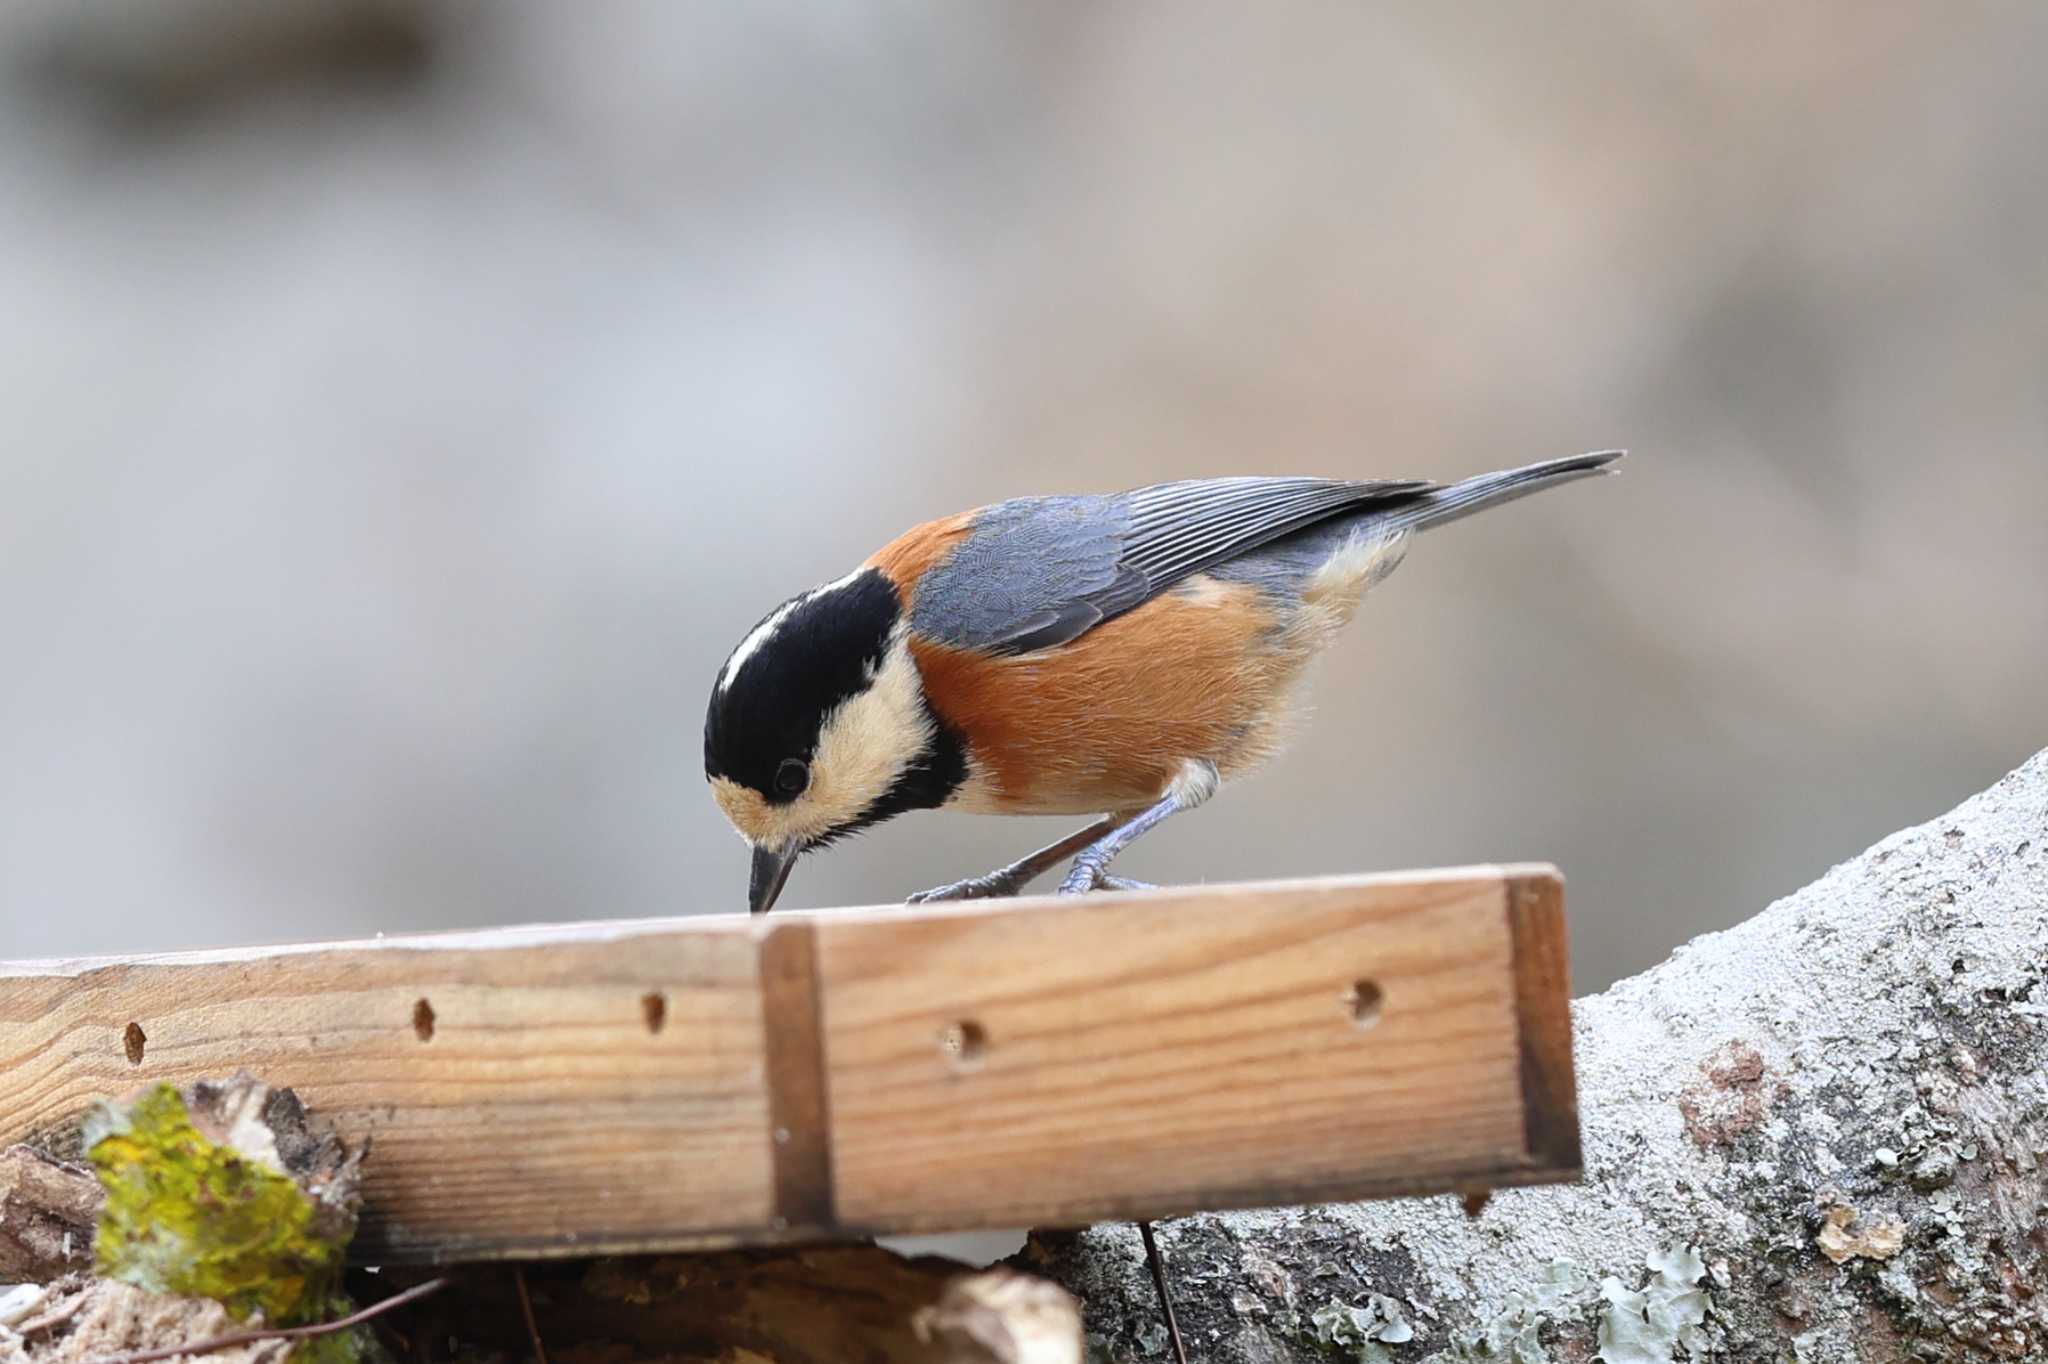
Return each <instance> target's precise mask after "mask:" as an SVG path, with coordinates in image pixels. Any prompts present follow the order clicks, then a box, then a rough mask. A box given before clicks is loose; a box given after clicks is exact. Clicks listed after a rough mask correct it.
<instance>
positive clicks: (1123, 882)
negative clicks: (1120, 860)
mask: <svg viewBox="0 0 2048 1364" xmlns="http://www.w3.org/2000/svg"><path fill="white" fill-rule="evenodd" d="M1157 889H1159V887H1157V886H1155V885H1153V884H1152V883H1151V882H1149V881H1133V880H1131V879H1130V878H1129V877H1124V876H1111V875H1110V874H1109V873H1108V872H1107V871H1105V870H1103V869H1102V868H1101V867H1099V866H1097V865H1096V864H1095V863H1093V862H1088V861H1083V860H1080V859H1076V860H1075V862H1074V868H1073V870H1072V871H1070V872H1068V873H1067V879H1066V880H1064V881H1062V882H1060V894H1062V895H1086V894H1087V893H1088V892H1089V891H1092V890H1157Z"/></svg>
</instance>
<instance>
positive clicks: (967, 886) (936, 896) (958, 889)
mask: <svg viewBox="0 0 2048 1364" xmlns="http://www.w3.org/2000/svg"><path fill="white" fill-rule="evenodd" d="M1119 823H1121V820H1119V819H1118V817H1117V816H1115V815H1109V816H1105V817H1104V818H1102V819H1098V820H1096V821H1095V822H1094V823H1093V824H1090V825H1089V826H1088V827H1087V828H1085V829H1076V830H1075V831H1074V832H1073V833H1070V834H1068V835H1067V836H1066V837H1065V838H1063V839H1061V840H1060V841H1059V842H1057V843H1049V844H1047V845H1046V846H1045V847H1043V848H1040V849H1039V850H1038V851H1037V852H1035V853H1031V854H1029V855H1028V856H1025V857H1020V858H1018V859H1017V860H1016V861H1015V862H1012V863H1011V864H1010V865H1009V866H1007V867H1003V868H1000V869H999V870H996V871H992V872H990V873H988V874H987V875H986V876H970V877H968V878H967V879H966V880H964V881H955V882H953V883H952V884H951V885H945V886H937V887H934V888H933V889H931V890H922V891H919V892H918V893H917V894H915V895H913V896H911V897H910V903H911V904H914V905H922V904H929V903H930V902H932V901H934V900H989V899H994V898H997V897H1000V896H1005V895H1015V894H1017V893H1018V892H1019V891H1021V890H1023V889H1024V887H1025V886H1026V885H1028V884H1029V883H1030V882H1031V881H1032V880H1034V879H1035V878H1037V877H1038V876H1040V875H1042V874H1044V873H1045V872H1048V871H1051V870H1052V869H1053V868H1054V867H1055V866H1057V865H1059V864H1060V863H1061V862H1064V861H1066V860H1067V859H1068V858H1069V857H1072V856H1073V855H1074V854H1075V853H1077V852H1079V851H1080V850H1081V849H1083V848H1085V847H1087V846H1088V845H1090V844H1091V843H1098V842H1100V841H1101V840H1102V839H1103V838H1105V837H1107V836H1108V835H1110V834H1112V833H1114V832H1116V827H1117V825H1118V824H1119Z"/></svg>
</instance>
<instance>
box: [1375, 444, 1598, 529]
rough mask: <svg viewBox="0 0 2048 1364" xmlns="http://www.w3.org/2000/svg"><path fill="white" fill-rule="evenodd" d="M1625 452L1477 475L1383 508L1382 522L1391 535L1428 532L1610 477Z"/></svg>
mask: <svg viewBox="0 0 2048 1364" xmlns="http://www.w3.org/2000/svg"><path fill="white" fill-rule="evenodd" d="M1627 453H1628V452H1627V451H1626V450H1602V451H1600V452H1599V453H1597V454H1591V455H1572V456H1570V457H1568V458H1565V459H1550V460H1545V461H1544V462H1543V463H1541V464H1527V465H1524V466H1523V467H1521V468H1519V469H1503V470H1502V471H1501V472H1499V473H1497V474H1481V475H1480V476H1479V477H1477V478H1468V479H1466V480H1465V481H1464V482H1462V483H1453V484H1451V485H1450V486H1449V487H1448V488H1435V489H1432V490H1430V491H1429V492H1426V493H1418V494H1417V495H1416V496H1415V499H1414V500H1413V501H1411V502H1402V503H1396V504H1395V505H1394V506H1392V507H1389V508H1388V509H1387V511H1386V512H1385V516H1386V520H1385V521H1384V522H1382V524H1383V525H1385V526H1386V528H1387V529H1388V530H1389V531H1390V532H1395V533H1399V532H1403V531H1412V530H1428V529H1431V528H1433V527H1436V526H1441V525H1445V524H1447V523H1449V522H1452V521H1455V520H1457V519H1458V518H1459V517H1461V516H1470V515H1471V514H1472V513H1473V512H1477V511H1485V510H1486V509H1487V508H1488V507H1497V506H1499V505H1500V504H1501V503H1503V502H1512V501H1514V500H1515V499H1516V498H1518V497H1527V496H1528V495H1529V494H1530V493H1533V492H1540V491H1542V490H1543V489H1545V488H1551V487H1555V486H1557V485H1558V484H1560V483H1570V482H1573V481H1574V480H1577V479H1581V478H1591V477H1593V476H1594V475H1595V474H1604V473H1610V472H1612V470H1610V469H1609V467H1608V466H1609V465H1611V464H1613V463H1614V461H1616V460H1618V459H1620V458H1621V457H1622V456H1623V455H1625V454H1627Z"/></svg>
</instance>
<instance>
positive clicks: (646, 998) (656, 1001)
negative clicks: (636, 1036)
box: [640, 990, 668, 1032]
mask: <svg viewBox="0 0 2048 1364" xmlns="http://www.w3.org/2000/svg"><path fill="white" fill-rule="evenodd" d="M640 1017H641V1019H642V1020H644V1021H645V1022H646V1024H647V1031H649V1032H660V1031H661V1025H662V1024H664V1023H666V1022H668V996H666V995H664V994H662V992H661V991H659V990H649V991H648V992H647V993H646V994H644V995H642V996H640Z"/></svg>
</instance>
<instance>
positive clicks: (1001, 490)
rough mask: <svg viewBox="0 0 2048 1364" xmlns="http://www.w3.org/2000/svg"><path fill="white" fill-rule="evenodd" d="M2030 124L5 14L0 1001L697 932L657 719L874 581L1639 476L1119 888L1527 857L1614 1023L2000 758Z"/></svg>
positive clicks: (1721, 97)
mask: <svg viewBox="0 0 2048 1364" xmlns="http://www.w3.org/2000/svg"><path fill="white" fill-rule="evenodd" d="M2044 61H2048V6H2041V5H2034V4H2024V3H2012V4H2003V5H2000V4H1987V5H1976V6H1946V5H1934V4H1929V5H1924V6H1917V7H1916V6H1880V7H1871V6H1864V5H1857V4H1850V3H1812V4H1806V5H1800V6H1790V7H1788V6H1781V5H1776V4H1763V3H1735V4H1725V5H1711V6H1707V5H1692V4H1675V3H1648V4H1643V3H1630V4H1622V3H1618V2H1616V3H1587V4H1578V5H1568V6H1551V5H1541V4H1536V3H1527V4H1517V5H1502V6H1484V7H1466V6H1408V7H1367V6H1357V5H1348V4H1347V5H1334V4H1333V5H1329V6H1303V7H1295V6H1258V7H1252V6H1234V5H1217V6H1213V7H1201V6H1192V5H1150V6H1124V5H1120V6H1067V5H1011V6H1007V7H995V6H964V5H953V4H943V3H936V2H935V3H930V4H924V5H912V4H889V3H884V4H873V5H835V4H819V3H802V4H797V3H785V4H760V5H750V6H745V7H713V6H692V5H675V4H669V3H661V2H659V0H647V2H646V3H640V4H618V5H607V6H604V7H601V8H593V7H586V6H580V5H559V4H558V5H552V6H550V5H539V4H533V5H520V4H490V5H486V4H481V3H475V4H452V5H424V4H423V5H412V4H400V3H395V2H394V3H359V2H356V0H331V2H326V3H323V2H319V0H272V3H268V4H256V3H227V0H217V2H210V3H194V2H192V0H158V3H154V4H150V5H139V4H131V3H112V2H110V0H36V2H35V3H19V4H14V5H10V6H8V7H7V9H6V10H5V12H4V18H0V397H4V401H5V407H6V417H5V421H4V426H0V429H4V432H5V435H4V448H0V649H4V658H0V935H4V936H0V950H4V952H5V953H6V954H8V955H15V956H21V955H44V954H65V953H78V952H104V951H115V950H131V949H154V948H170V947H178V946H188V945H200V944H222V943H247V942H258V941H263V940H270V939H281V938H301V937H307V936H331V935H342V934H366V933H371V932H375V931H380V930H381V931H400V930H410V929H421V928H429V927H436V926H457V925H482V924H489V923H506V922H515V921H524V920H538V919H564V918H578V917H598V916H622V915H650V914H666V913H695V912H708V911H715V910H716V911H732V910H735V909H737V908H739V906H740V904H741V898H742V893H743V886H744V882H745V868H744V865H743V864H744V858H743V850H742V848H741V845H740V844H739V843H738V842H737V841H736V839H735V838H734V837H733V835H732V834H731V833H730V832H729V831H728V830H727V829H726V827H725V826H724V824H723V822H722V821H721V819H720V818H719V816H718V814H717V813H716V811H715V809H714V808H713V806H712V804H711V802H710V801H709V800H708V799H707V798H706V795H705V791H704V787H703V780H702V772H701V747H700V726H701V722H702V715H703V704H704V699H705V694H706V691H707V688H708V685H709V682H710V680H711V677H712V674H713V672H714V671H715V669H716V667H717V665H718V663H719V661H720V660H721V659H722V657H723V656H724V654H725V652H726V651H727V650H728V649H729V648H730V646H731V645H732V644H733V643H734V642H735V641H736V640H737V639H738V637H739V636H740V635H741V634H742V633H743V632H744V631H745V630H746V629H747V628H748V627H749V626H750V625H751V624H752V623H753V622H754V621H755V620H756V619H757V618H758V617H759V616H760V615H761V614H762V613H763V612H765V611H766V610H767V609H768V608H770V607H771V606H773V605H774V604H775V603H777V602H779V601H780V600H781V599H782V598H783V597H785V596H787V595H788V594H789V593H791V592H793V591H795V590H797V589H799V588H801V587H803V586H805V585H808V584H810V583H812V582H814V581H817V580H820V579H824V578H828V577H833V576H836V575H838V574H839V573H840V572H842V571H844V570H845V569H846V568H847V567H849V566H850V565H851V564H852V563H854V562H856V561H857V560H858V559H860V558H861V557H862V556H864V555H865V554H866V553H867V552H868V551H869V550H871V549H872V548H874V547H875V546H876V545H878V544H879V543H881V542H882V541H884V540H886V539H888V538H889V537H891V536H892V535H894V534H895V533H896V532H897V531H898V530H900V529H902V528H903V527H905V526H907V525H909V524H910V523H912V522H914V521H917V520H921V519H924V518H927V517H930V516H935V515H939V514H943V513H947V512H951V511H953V510H956V509H958V508H961V507H965V506H970V505H974V504H976V503H980V502H985V501H991V500H995V499H998V498H1001V497H1005V496H1010V495H1014V494H1019V493H1025V492H1046V491H1060V490H1088V489H1107V488H1114V487H1121V486H1127V485H1130V484H1134V483H1140V482H1146V481H1151V480H1156V479H1163V478H1171V477H1185V476H1192V475H1205V474H1229V473H1254V472H1258V473H1263V472H1275V473H1278V472H1286V473H1316V474H1328V475H1350V476H1411V475H1416V476H1428V477H1434V478H1444V479H1447V478H1452V477H1456V476H1460V475H1464V474H1469V473H1474V472H1479V471H1482V470H1486V469H1491V468H1496V467H1500V466H1504V465H1509V464H1515V463H1520V462H1523V461H1527V460H1532V459H1538V458H1545V457H1549V456H1554V455H1561V454H1568V453H1572V452H1575V451H1579V450H1584V449H1592V448H1598V447H1601V446H1606V445H1628V446H1630V447H1632V448H1633V449H1634V450H1635V455H1634V458H1632V459H1631V460H1630V461H1629V462H1628V464H1627V466H1626V468H1625V471H1624V473H1623V475H1622V476H1621V477H1619V478H1614V479H1608V480H1604V481H1601V482H1596V483H1591V484H1585V485H1580V486H1576V487H1573V488H1570V489H1567V490H1565V491H1562V492H1559V493H1555V494H1552V495H1549V496H1546V497H1543V498H1540V499H1537V500H1534V501H1530V502H1525V503H1521V504H1519V505H1517V506H1516V507H1514V508H1512V509H1509V510H1506V511H1502V512H1498V513H1495V514H1492V515H1490V516H1488V517H1486V518H1484V519H1481V520H1478V521H1471V522H1466V523H1463V524H1461V525H1459V526H1457V527H1455V528H1452V529H1450V530H1447V531H1444V532H1442V533H1441V534H1438V535H1432V536H1431V537H1429V538H1428V539H1426V540H1425V541H1424V542H1423V543H1422V544H1420V545H1419V546H1417V548H1416V550H1415V552H1414V553H1413V554H1411V555H1410V557H1409V560H1408V563H1407V566H1406V567H1405V568H1403V569H1402V571H1401V572H1400V573H1399V574H1398V575H1397V576H1396V577H1395V578H1394V579H1393V580H1392V581H1391V582H1390V583H1389V584H1387V586H1386V587H1385V588H1384V589H1382V590H1381V591H1380V592H1379V593H1377V594H1375V596H1374V598H1373V599H1372V600H1371V601H1369V602H1368V604H1367V606H1366V608H1365V609H1364V611H1363V612H1362V614H1361V617H1360V621H1359V624H1358V626H1357V627H1355V628H1354V629H1353V630H1352V632H1351V633H1350V634H1349V636H1348V637H1347V639H1346V640H1345V642H1344V643H1343V645H1342V646H1341V648H1340V649H1339V650H1338V651H1337V654H1336V656H1335V657H1333V658H1332V659H1330V660H1329V662H1328V664H1327V665H1326V666H1325V669H1324V671H1323V674H1322V677H1321V679H1320V685H1319V688H1318V696H1319V710H1318V718H1317V721H1316V724H1315V726H1314V728H1313V729H1312V730H1311V731H1310V737H1309V738H1308V740H1307V741H1306V742H1304V743H1303V744H1301V745H1300V746H1299V747H1298V749H1297V750H1296V751H1295V752H1294V753H1293V754H1292V755H1291V756H1289V757H1288V758H1287V759H1285V760H1284V761H1282V762H1280V763H1279V764H1277V765H1276V766H1274V767H1273V768H1272V769H1271V770H1270V771H1269V772H1268V773H1266V774H1265V775H1263V776H1262V777H1261V778H1259V779H1258V780H1256V781H1254V782H1251V783H1248V784H1245V785H1243V786H1240V787H1237V788H1234V789H1232V790H1231V791H1229V792H1227V793H1226V795H1225V796H1224V798H1223V799H1221V800H1220V801H1218V802H1217V803H1216V804H1214V805H1213V806H1211V807H1210V808H1209V809H1208V810H1206V811H1204V812H1203V813H1202V814H1201V815H1200V816H1198V817H1195V818H1190V819H1188V820H1186V821H1184V822H1176V823H1175V824H1172V825H1169V826H1168V827H1167V828H1165V829H1164V830H1163V831H1161V832H1160V833H1159V834H1157V835H1155V836H1154V837H1152V838H1151V839H1149V840H1147V842H1146V843H1145V844H1144V845H1142V846H1141V848H1140V849H1139V850H1138V851H1136V852H1135V853H1133V854H1132V855H1131V856H1130V858H1129V862H1128V867H1127V868H1126V869H1127V870H1128V871H1129V872H1130V873H1131V874H1133V875H1141V876H1148V877H1150V878H1153V879H1168V880H1192V879H1202V878H1211V879H1213V878H1234V877H1266V876H1276V875H1284V874H1289V873H1295V872H1323V871H1338V870H1345V869H1369V868H1396V867H1405V866H1421V865H1430V864H1442V863H1459V862H1470V861H1491V860H1503V859H1521V858H1547V859H1554V860H1556V861H1557V862H1559V863H1560V864H1562V865H1563V867H1564V868H1565V869H1566V871H1567V873H1568V875H1569V876H1570V879H1571V886H1572V890H1571V912H1572V922H1573V932H1574V935H1575V942H1574V954H1575V968H1576V972H1577V976H1578V983H1579V985H1580V986H1581V987H1583V988H1593V987H1597V986H1599V985H1602V984H1604V983H1605V982H1607V981H1608V980H1610V979H1611V978H1613V977H1614V976H1615V975H1617V974H1619V973H1623V972H1626V971H1630V970H1633V969H1636V968H1639V967H1642V966H1644V965H1646V964H1648V963H1650V962H1652V961H1654V960H1656V959H1658V958H1660V957H1661V956H1663V955H1664V954H1665V953H1666V952H1667V951H1668V950H1669V949H1670V948H1671V947H1672V946H1673V945H1674V944H1676V943H1678V942H1680V941H1682V940H1684V939H1686V938H1688V937H1690V936H1692V935H1694V934H1696V933H1698V932H1700V931H1702V930H1705V929H1708V928H1712V927H1717V926H1721V925H1724V924H1727V923H1730V922H1733V921H1735V920H1737V919H1740V918H1743V917H1746V916H1747V915H1749V914H1750V913H1752V912H1754V911H1755V910H1757V909H1758V908H1760V907H1761V906H1762V905H1763V904H1764V903H1765V902H1766V901H1767V900H1769V899H1770V898H1772V897H1773V896H1775V895H1777V894H1780V893H1783V892H1785V891H1789V890H1791V889H1793V888H1794V887H1795V886H1797V885H1799V884H1800V883H1802V882H1803V881H1805V880H1807V879H1809V878H1810V877H1812V876H1813V875H1815V874H1816V873H1818V872H1819V871H1821V870H1822V869H1823V868H1825V867H1826V866H1827V865H1828V864H1830V863H1831V862H1833V861H1835V860H1838V859H1840V858H1842V857H1845V856H1847V855H1849V854H1851V853H1853V852H1855V851H1857V850H1858V849H1860V848H1861V847H1862V846H1863V845H1865V844H1866V843H1868V842H1870V841H1872V840H1874V839H1875V838H1877V837H1879V836H1881V835H1883V834H1885V833H1887V832H1889V831H1891V830H1892V829H1894V828H1896V827H1898V826H1900V825H1903V824H1906V823H1909V822H1913V821H1917V820H1920V819H1923V818H1926V817H1929V816H1931V815H1933V814H1934V813H1936V812H1938V811H1940V810H1942V809H1944V808H1946V807H1947V806H1948V805H1949V804H1950V803H1951V802H1952V801H1954V800H1955V799H1957V798H1958V797H1960V796H1962V795H1964V794H1966V793H1968V792H1970V791H1973V790H1975V789H1977V788H1978V787H1980V786H1982V785H1984V784H1985V783H1987V782H1988V781H1989V780H1991V779H1992V778H1994V777H1996V776H1997V775H1998V774H2000V773H2001V772H2003V771H2005V770H2006V769H2007V768H2009V767H2011V766H2012V765H2014V764H2015V763H2017V762H2018V761H2019V760H2020V759H2022V758H2023V757H2025V756H2026V755H2027V754H2028V753H2029V752H2031V751H2032V750H2033V749H2035V748H2036V747H2038V746H2040V745H2042V744H2043V743H2048V701H2044V698H2043V679H2044V675H2048V590H2044V589H2048V583H2044V578H2048V517H2044V514H2043V512H2044V507H2048V378H2044V376H2048V251H2044V243H2048V175H2044V169H2043V167H2044V162H2043V148H2044V147H2048V82H2044V81H2043V80H2042V79H2041V75H2040V73H2041V70H2042V69H2043V64H2044ZM1051 832H1053V830H1052V829H1051V828H1050V827H1047V826H1042V825H1037V824H1028V823H1022V822H1003V821H994V820H978V819H975V818H972V817H968V816H949V815H926V816H921V817H916V818H911V819H906V820H903V821H899V822H898V823H896V824H894V825H891V826H889V827H886V828H884V829H883V830H881V831H880V832H878V833H877V834H876V835H874V836H873V837H871V838H868V839H866V840H864V841H862V842H860V843H858V844H855V845H852V846H849V847H846V848H844V849H841V850H838V851H836V852H833V853H831V854H829V855H826V856H824V857H820V858H816V859H813V860H811V861H810V862H809V863H808V864H807V865H805V866H804V867H803V868H801V869H800V870H799V871H798V873H797V875H796V877H795V879H794V881H793V882H792V885H791V888H790V894H789V896H788V898H787V900H786V901H785V902H786V903H789V904H795V905H819V904H830V903H846V902H856V903H857V902H873V901H882V900H889V899H895V898H899V897H901V896H902V895H903V894H904V893H906V892H908V891H911V890H913V889H917V888H920V887H923V886H926V885H930V884H933V883H936V882H938V881H942V880H947V879H951V878H953V877H956V876H959V875H962V874H965V873H968V872H972V871H978V870H983V869H985V868H986V867H988V866H991V865H994V864H995V863H997V862H998V861H1001V860H1006V859H1007V858H1009V857H1010V856H1013V855H1014V854H1016V853H1017V852H1019V851H1021V850H1023V849H1024V848H1026V847H1028V846H1030V845H1032V844H1034V843H1035V842H1037V841H1039V840H1040V839H1041V838H1042V837H1044V836H1047V835H1049V834H1050V833H1051Z"/></svg>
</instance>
